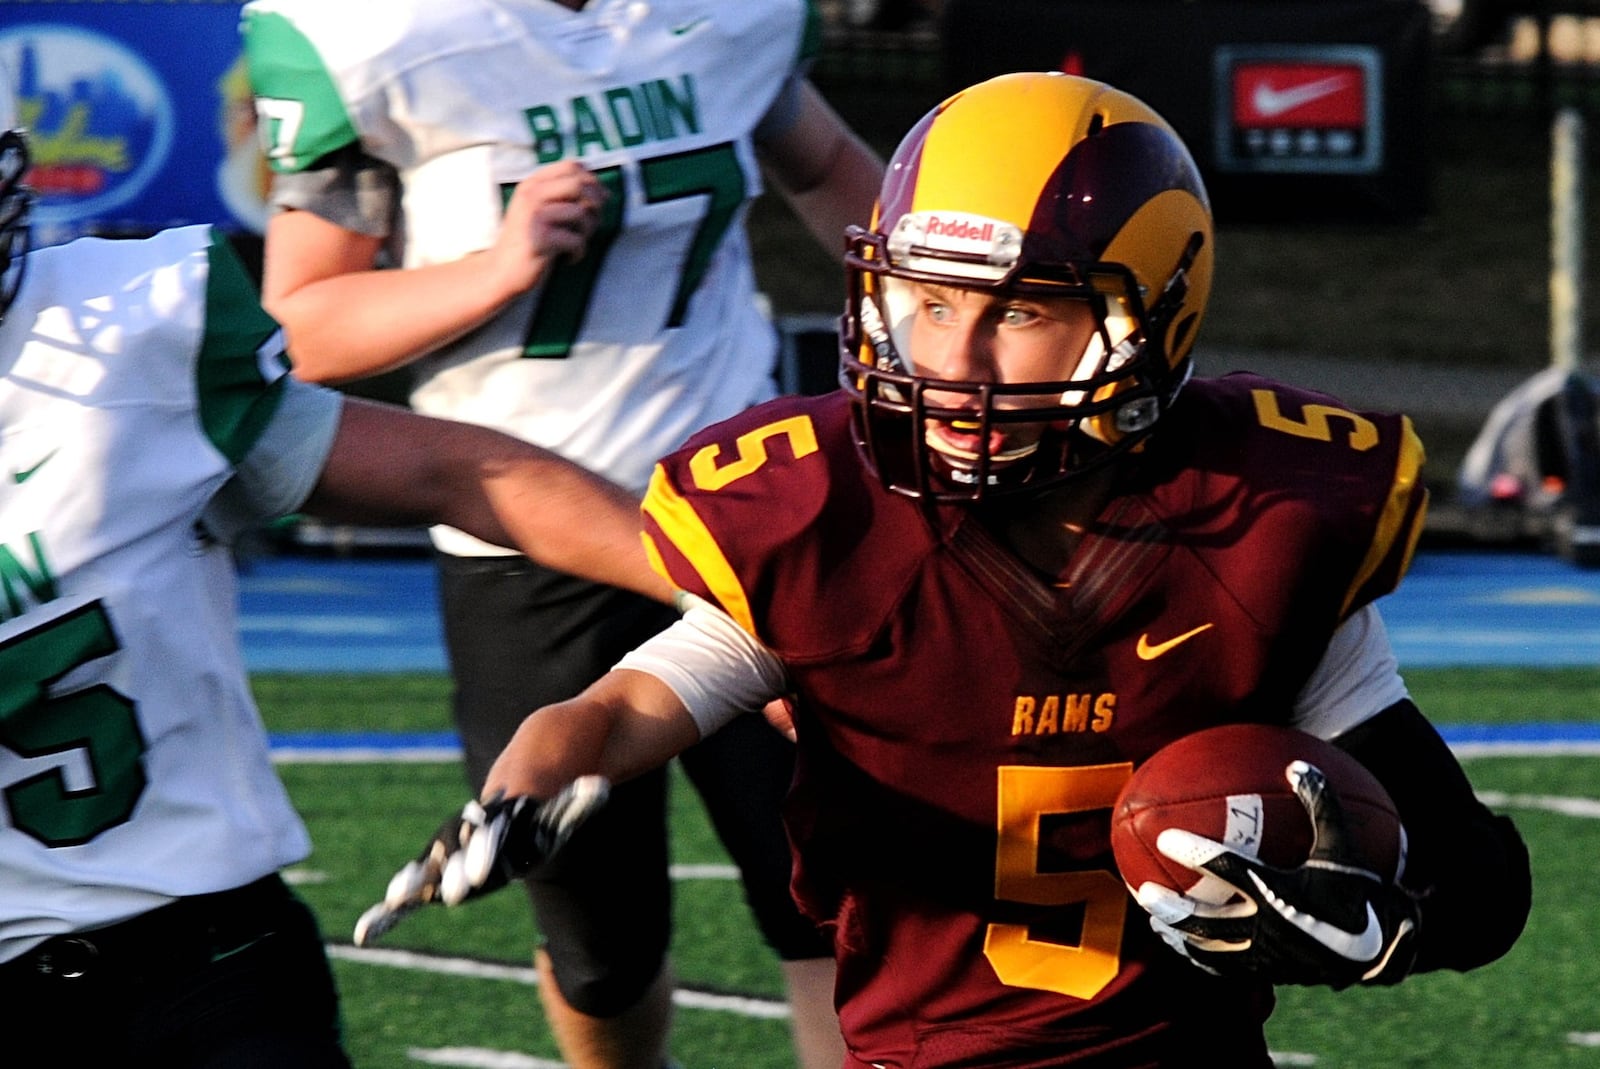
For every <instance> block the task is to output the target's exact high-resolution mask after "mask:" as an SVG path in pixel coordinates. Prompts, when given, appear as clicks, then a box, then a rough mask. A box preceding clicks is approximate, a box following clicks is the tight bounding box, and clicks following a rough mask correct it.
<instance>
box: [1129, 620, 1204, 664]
mask: <svg viewBox="0 0 1600 1069" xmlns="http://www.w3.org/2000/svg"><path fill="white" fill-rule="evenodd" d="M1213 626H1214V625H1212V624H1201V625H1200V626H1199V627H1197V628H1195V629H1193V630H1192V631H1185V632H1184V633H1183V634H1181V635H1179V636H1178V637H1177V638H1169V639H1167V640H1166V641H1165V642H1157V643H1156V644H1155V645H1153V646H1152V645H1151V644H1150V633H1149V632H1148V631H1147V632H1145V633H1144V634H1142V635H1140V636H1139V644H1138V645H1137V646H1135V647H1134V650H1133V652H1134V653H1137V654H1138V655H1139V660H1141V661H1153V660H1155V659H1156V658H1157V657H1160V656H1161V655H1162V654H1163V653H1167V652H1169V651H1170V650H1172V649H1174V648H1176V647H1177V646H1179V645H1181V644H1182V643H1185V642H1188V641H1189V640H1190V639H1191V638H1194V637H1195V636H1196V635H1198V634H1199V633H1200V632H1202V631H1209V630H1211V628H1212V627H1213Z"/></svg>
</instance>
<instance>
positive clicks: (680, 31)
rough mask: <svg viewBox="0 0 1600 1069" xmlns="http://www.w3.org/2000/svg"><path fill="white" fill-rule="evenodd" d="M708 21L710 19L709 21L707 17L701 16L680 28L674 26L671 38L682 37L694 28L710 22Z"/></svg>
mask: <svg viewBox="0 0 1600 1069" xmlns="http://www.w3.org/2000/svg"><path fill="white" fill-rule="evenodd" d="M710 21H711V19H710V17H709V16H701V17H700V18H697V19H694V20H692V21H690V22H685V23H684V24H683V25H682V26H674V27H672V36H674V37H682V36H683V35H684V34H686V33H688V32H689V31H690V30H692V29H695V28H696V27H698V26H700V25H702V24H703V23H707V22H710Z"/></svg>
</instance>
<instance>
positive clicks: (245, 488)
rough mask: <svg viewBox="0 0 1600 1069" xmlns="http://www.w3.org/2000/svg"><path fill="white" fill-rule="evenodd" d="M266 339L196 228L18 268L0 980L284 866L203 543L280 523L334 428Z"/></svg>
mask: <svg viewBox="0 0 1600 1069" xmlns="http://www.w3.org/2000/svg"><path fill="white" fill-rule="evenodd" d="M281 337H282V335H281V332H280V331H278V329H277V324H275V323H274V322H273V321H272V320H271V319H270V318H269V317H268V316H267V315H266V314H265V313H264V312H262V311H261V309H260V306H259V304H258V303H257V299H256V295H255V292H254V289H253V285H252V283H251V280H250V278H249V276H248V275H247V274H246V273H245V270H244V268H243V266H242V265H241V264H240V263H239V261H238V259H237V257H235V256H234V255H233V254H232V253H231V252H230V251H229V250H228V248H227V246H226V245H225V244H223V243H222V242H221V241H220V240H218V239H216V238H215V236H214V234H213V232H212V231H211V230H210V229H209V228H206V227H189V228H185V229H181V230H174V231H168V232H166V233H163V234H160V235H158V236H156V237H154V238H151V239H148V240H144V241H102V240H98V239H83V240H80V241H76V242H73V243H71V244H68V245H63V246H57V247H53V248H46V249H40V250H38V251H36V252H34V253H32V254H30V255H29V256H28V258H27V263H26V269H25V272H24V276H23V284H22V288H21V290H20V292H19V293H18V294H17V297H16V299H15V301H14V302H13V303H12V305H11V307H10V308H9V310H7V311H6V313H5V316H4V319H3V320H0V593H3V600H0V681H3V685H0V799H3V807H0V961H3V960H9V959H10V958H13V957H16V956H17V955H18V954H21V953H23V952H24V951H25V950H27V949H28V948H29V947H30V946H32V945H34V944H36V943H38V942H40V941H42V940H43V939H45V938H46V937H48V936H51V935H56V934H61V933H65V932H73V931H82V930H86V929H93V928H99V927H103V926H105V925H108V924H112V923H115V922H118V921H121V920H124V919H126V918H128V917H131V916H134V915H137V914H141V913H144V912H146V911H148V910H150V909H153V908H155V907H158V906H161V905H164V904H165V903H166V902H168V901H170V900H171V899H172V898H175V897H177V896H181V895H191V894H200V893H207V892H212V891H218V890H224V889H228V888H232V887H238V886H240V885H243V884H245V883H248V882H250V881H252V880H255V879H258V878H260V877H261V876H264V875H266V874H268V873H271V872H273V871H275V870H277V869H279V868H281V867H282V866H284V865H287V864H290V863H292V862H295V861H298V860H300V859H301V858H303V857H305V855H306V854H307V852H308V849H309V843H308V839H307V836H306V832H305V829H304V827H303V826H302V825H301V822H300V820H299V818H298V817H297V816H296V815H295V813H294V810H293V809H292V808H291V807H290V803H289V799H288V798H287V796H286V794H285V792H284V789H283V787H282V785H281V784H280V782H279V780H278V778H277V776H276V774H275V773H274V771H273V769H272V766H271V762H270V760H269V754H268V748H267V741H266V735H265V733H264V731H263V729H262V726H261V722H260V719H259V717H258V715H257V712H256V707H255V704H254V702H253V700H252V698H251V695H250V689H249V685H248V680H247V676H246V673H245V667H244V662H243V657H242V655H241V653H240V650H239V646H238V639H237V610H236V602H237V589H236V580H235V575H234V567H233V559H232V553H231V549H230V546H229V545H228V542H229V541H230V540H231V538H232V537H234V536H235V535H236V534H237V532H238V531H239V530H240V529H241V528H242V526H243V525H246V524H249V523H252V522H258V521H259V520H260V519H261V518H264V517H266V516H269V515H277V514H281V513H284V512H288V511H291V510H293V509H294V508H296V507H298V506H299V504H300V503H301V502H302V501H303V500H304V497H305V495H306V494H307V493H308V492H309V490H310V488H311V486H312V485H313V484H314V482H315V479H316V477H317V475H318V473H319V472H320V471H321V468H322V465H323V463H324V461H325V459H326V455H327V451H328V449H329V447H330V445H331V442H332V440H333V432H334V429H335V428H336V426H337V422H338V413H339V404H340V401H339V398H338V395H337V394H334V393H333V392H332V391H328V390H323V389H319V388H316V387H311V386H306V385H305V384H303V383H297V382H294V381H293V380H291V379H290V378H289V377H288V376H287V375H286V374H285V369H286V367H287V363H286V361H285V360H284V358H283V355H282V344H281Z"/></svg>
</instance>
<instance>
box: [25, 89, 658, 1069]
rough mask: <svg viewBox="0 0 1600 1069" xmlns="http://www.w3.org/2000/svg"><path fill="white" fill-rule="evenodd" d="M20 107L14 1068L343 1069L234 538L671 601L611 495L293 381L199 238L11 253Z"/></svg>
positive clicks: (583, 478)
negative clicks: (307, 526) (401, 535)
mask: <svg viewBox="0 0 1600 1069" xmlns="http://www.w3.org/2000/svg"><path fill="white" fill-rule="evenodd" d="M10 84H11V83H10V81H9V79H8V78H6V77H4V72H3V71H0V589H3V592H4V599H3V601H0V662H3V665H0V678H3V679H4V681H5V686H4V687H3V688H0V1005H3V1006H4V1007H5V1010H4V1013H5V1018H6V1020H8V1021H11V1022H14V1024H15V1028H14V1029H13V1031H14V1032H15V1031H17V1030H19V1029H25V1030H26V1032H27V1034H28V1035H29V1036H30V1037H32V1042H31V1043H30V1044H29V1046H30V1047H31V1049H34V1050H35V1052H36V1057H37V1059H38V1060H37V1062H35V1063H31V1064H40V1065H44V1064H50V1065H61V1066H72V1067H77V1066H85V1067H87V1066H101V1065H118V1066H139V1067H156V1066H159V1067H161V1069H172V1067H190V1066H193V1067H199V1066H208V1067H222V1066H228V1067H237V1066H244V1065H249V1066H262V1067H283V1069H290V1067H293V1069H308V1067H310V1069H318V1067H323V1066H347V1065H348V1064H349V1063H348V1061H347V1059H346V1057H345V1055H344V1054H343V1053H342V1051H341V1048H340V1042H339V1020H338V1004H337V997H336V994H335V989H334V985H333V979H332V976H331V973H330V971H329V968H328V963H327V960H326V958H325V956H324V953H323V949H322V943H321V938H320V935H319V933H318V930H317V925H316V922H315V920H314V919H313V917H312V916H311V914H310V913H309V912H308V911H307V910H306V908H305V907H304V906H303V904H301V903H300V901H299V900H298V899H297V898H296V897H295V896H294V895H293V894H292V893H291V892H290V891H289V890H288V889H287V887H286V886H285V885H284V883H283V882H282V880H281V879H280V878H279V877H278V875H277V874H278V871H279V870H280V869H282V868H283V867H284V866H286V865H290V864H294V863H296V862H299V861H301V860H303V859H304V858H305V857H306V855H307V854H308V852H309V842H308V839H307V836H306V831H305V829H304V827H303V825H302V823H301V821H300V820H299V818H298V817H297V816H296V814H295V812H294V810H293V809H292V808H291V806H290V802H289V799H288V797H287V796H286V794H285V791H284V789H283V787H282V786H281V784H280V783H279V781H278V779H277V777H276V776H275V774H274V772H273V769H272V766H271V763H270V760H269V754H268V747H267V740H266V735H265V732H264V731H263V728H262V724H261V721H260V718H259V716H258V714H257V711H256V708H255V705H254V703H253V700H252V698H251V693H250V688H249V683H248V679H247V676H246V672H245V666H244V663H243V658H242V655H241V653H240V649H239V643H238V638H237V621H236V617H235V613H236V598H237V590H236V582H235V575H234V570H233V553H232V544H233V542H234V540H235V538H236V536H237V535H239V534H240V533H242V532H243V531H245V530H247V529H249V528H251V527H254V526H256V525H258V524H261V523H263V522H265V521H266V520H268V519H269V518H272V517H276V516H280V515H283V514H286V513H290V512H293V511H295V510H297V509H302V508H303V509H304V510H305V511H307V512H311V513H315V514H318V515H323V516H326V517H329V518H331V519H335V520H339V521H341V522H369V523H397V522H398V523H418V522H449V523H452V524H455V525H457V526H462V527H465V528H466V529H468V530H473V531H474V532H475V533H476V534H478V535H479V536H481V537H483V538H486V539H489V540H497V541H501V542H505V543H507V544H513V545H517V546H519V547H521V548H522V549H523V550H524V551H526V552H537V554H538V555H539V556H540V557H541V558H542V559H544V560H546V561H547V562H549V563H551V564H554V565H557V566H560V567H564V568H570V569H573V570H576V571H580V572H584V573H587V574H589V575H592V576H593V577H594V578H596V579H600V580H608V581H614V582H618V583H622V584H625V585H628V586H630V587H632V588H634V589H637V590H640V591H642V592H644V593H647V594H650V595H652V596H655V597H660V598H665V597H666V596H667V594H668V593H669V590H668V588H667V586H666V584H665V583H663V582H661V581H660V580H658V579H656V578H655V577H654V575H653V573H652V572H651V571H650V570H649V568H648V565H647V564H646V561H645V555H644V551H643V549H642V547H641V546H640V545H639V537H638V514H637V504H636V498H635V497H634V495H632V494H630V493H628V492H627V491H624V490H623V489H621V488H620V487H617V486H615V485H612V484H609V483H606V482H605V481H604V480H602V479H600V478H598V477H597V476H594V475H592V474H591V473H589V472H586V471H584V470H583V469H582V468H579V467H577V466H576V465H573V464H571V463H570V462H567V461H564V460H562V459H560V458H559V457H556V456H554V455H553V454H551V453H549V452H547V451H544V450H541V449H539V448H537V447H535V446H532V445H529V444H528V443H526V442H523V441H521V440H519V439H516V438H513V437H510V436H507V435H504V434H501V433H499V432H495V431H492V430H490V429H487V428H483V427H478V426H473V425H470V424H465V423H452V422H448V421H444V420H438V419H431V418H428V417H424V416H421V415H418V414H415V413H412V412H408V411H406V410H405V409H404V408H400V407H395V406H385V405H379V404H375V403H372V402H364V401H356V400H350V401H347V400H346V399H344V398H343V397H342V396H341V395H340V394H338V393H336V392H334V391H331V390H328V389H326V388H323V387H320V386H314V385H310V384H306V383H302V382H299V381H297V380H295V379H293V378H292V377H291V376H290V375H289V374H288V373H287V372H288V360H287V359H286V357H285V355H284V352H283V344H282V343H283V332H282V331H281V330H280V329H279V327H278V325H277V323H276V322H274V321H273V320H272V319H271V318H270V317H269V316H268V315H267V314H266V313H265V312H264V311H262V309H261V307H260V305H259V303H258V299H257V296H256V292H255V288H254V283H253V282H252V280H251V279H250V277H249V276H248V274H247V273H246V271H245V269H244V267H243V265H242V264H241V263H240V261H239V260H238V258H237V257H236V256H235V255H234V254H233V253H232V252H231V251H230V250H229V247H228V246H227V244H226V243H225V242H224V241H223V240H222V239H221V238H220V237H219V236H218V235H217V234H216V233H214V232H213V231H211V230H210V229H209V228H207V227H189V228H184V229H179V230H170V231H165V232H163V233H160V234H158V235H156V236H154V237H152V238H149V239H147V240H143V241H103V240H98V239H84V240H81V241H77V242H74V243H71V244H68V245H63V246H57V247H52V248H44V249H39V250H36V251H33V252H31V253H28V252H25V250H26V247H27V244H28V240H27V237H28V229H27V226H28V223H27V215H28V207H29V203H30V200H31V197H32V194H31V192H30V191H29V190H28V189H27V187H26V186H24V185H23V184H22V178H23V175H24V173H25V171H26V169H27V143H26V140H25V137H24V136H23V134H22V132H21V131H20V130H18V129H17V128H16V110H15V107H14V102H13V101H12V100H11V97H10V93H9V86H10ZM590 222H592V220H590ZM588 225H589V224H588V223H586V222H584V221H581V220H577V221H575V222H574V226H573V228H571V229H569V230H568V231H567V232H566V238H567V241H566V243H567V244H568V246H569V247H572V248H581V245H582V240H583V238H584V236H585V235H586V233H587V227H588ZM580 517H581V522H579V518H580Z"/></svg>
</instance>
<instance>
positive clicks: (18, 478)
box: [11, 449, 59, 486]
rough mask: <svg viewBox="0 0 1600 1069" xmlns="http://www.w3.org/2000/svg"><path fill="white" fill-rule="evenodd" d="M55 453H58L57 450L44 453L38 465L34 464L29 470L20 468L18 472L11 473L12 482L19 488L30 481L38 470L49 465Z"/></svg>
mask: <svg viewBox="0 0 1600 1069" xmlns="http://www.w3.org/2000/svg"><path fill="white" fill-rule="evenodd" d="M57 452H59V450H57V449H52V450H50V452H48V453H46V454H45V455H44V459H42V460H40V461H39V463H37V464H35V465H34V466H33V467H31V468H22V469H21V470H19V471H14V472H12V473H11V479H12V481H13V482H15V483H16V484H17V485H18V486H21V485H22V484H23V483H25V482H27V481H28V480H29V479H31V478H33V477H34V476H35V475H37V474H38V473H39V469H40V468H42V467H44V466H45V465H46V464H48V463H50V458H51V457H53V456H55V455H56V453H57Z"/></svg>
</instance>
